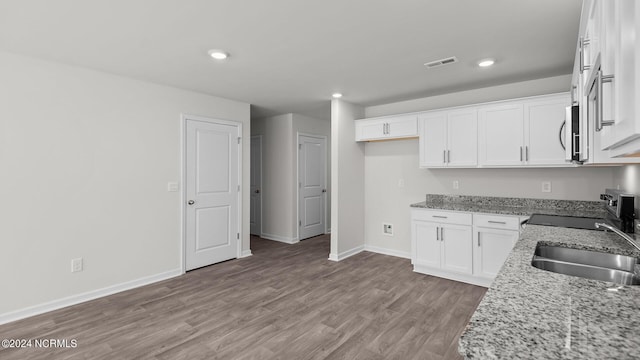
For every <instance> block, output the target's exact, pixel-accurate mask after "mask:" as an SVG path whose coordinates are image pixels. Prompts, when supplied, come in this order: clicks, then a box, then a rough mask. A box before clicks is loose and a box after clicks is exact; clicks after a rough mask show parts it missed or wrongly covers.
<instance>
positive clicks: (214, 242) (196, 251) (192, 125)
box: [185, 119, 241, 270]
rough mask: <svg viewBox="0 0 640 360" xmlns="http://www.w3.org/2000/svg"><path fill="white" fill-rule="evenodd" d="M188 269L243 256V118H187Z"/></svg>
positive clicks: (186, 248)
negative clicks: (233, 120)
mask: <svg viewBox="0 0 640 360" xmlns="http://www.w3.org/2000/svg"><path fill="white" fill-rule="evenodd" d="M185 122H186V124H185V130H186V131H185V132H186V144H185V145H186V169H185V182H186V183H185V195H186V199H185V200H186V204H185V206H186V211H185V235H186V240H185V242H186V244H185V261H186V264H185V269H186V270H191V269H195V268H199V267H202V266H207V265H211V264H214V263H217V262H220V261H224V260H229V259H233V258H236V257H237V256H238V253H237V251H238V241H239V240H238V238H239V216H238V208H239V205H238V198H239V189H240V185H239V184H240V179H239V167H240V159H239V147H240V145H239V144H238V143H239V141H238V138H239V137H240V134H241V128H240V125H239V124H232V123H228V122H224V123H222V122H221V123H215V122H207V121H199V120H191V119H186V121H185Z"/></svg>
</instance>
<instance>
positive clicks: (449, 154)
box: [447, 150, 451, 163]
mask: <svg viewBox="0 0 640 360" xmlns="http://www.w3.org/2000/svg"><path fill="white" fill-rule="evenodd" d="M450 162H451V150H447V163H450Z"/></svg>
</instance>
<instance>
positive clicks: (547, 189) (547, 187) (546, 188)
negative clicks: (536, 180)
mask: <svg viewBox="0 0 640 360" xmlns="http://www.w3.org/2000/svg"><path fill="white" fill-rule="evenodd" d="M542 192H544V193H550V192H551V181H543V182H542Z"/></svg>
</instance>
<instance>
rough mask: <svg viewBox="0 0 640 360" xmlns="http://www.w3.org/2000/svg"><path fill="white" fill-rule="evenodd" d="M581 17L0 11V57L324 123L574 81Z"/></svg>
mask: <svg viewBox="0 0 640 360" xmlns="http://www.w3.org/2000/svg"><path fill="white" fill-rule="evenodd" d="M581 3H582V1H581V0H562V1H559V0H485V1H477V0H394V1H392V0H322V1H311V0H306V1H305V0H181V1H178V0H102V1H100V0H55V1H52V0H2V1H1V2H0V50H3V51H8V52H14V53H19V54H25V55H30V56H35V57H40V58H44V59H49V60H54V61H59V62H63V63H67V64H72V65H78V66H84V67H89V68H93V69H97V70H102V71H106V72H109V73H114V74H119V75H124V76H129V77H132V78H137V79H142V80H148V81H152V82H156V83H160V84H166V85H171V86H175V87H179V88H184V89H190V90H195V91H199V92H203V93H207V94H211V95H216V96H220V97H225V98H229V99H235V100H240V101H244V102H248V103H251V104H253V105H254V107H253V108H252V113H253V116H265V115H271V114H279V113H287V112H299V113H303V114H307V115H312V116H321V117H323V118H328V117H329V99H330V95H331V93H333V92H334V91H340V92H342V93H344V99H345V100H347V101H349V102H353V103H357V104H361V105H365V106H368V105H377V104H382V103H387V102H392V101H399V100H407V99H413V98H419V97H424V96H429V95H435V94H441V93H446V92H451V91H458V90H462V89H471V88H478V87H484V86H491V85H497V84H503V83H509V82H514V81H521V80H528V79H534V78H542V77H548V76H555V75H560V74H567V73H570V72H571V70H572V63H573V59H574V54H575V43H576V41H577V33H578V23H579V17H580V7H581ZM211 48H222V49H225V50H227V51H228V52H230V53H231V57H230V58H229V59H228V60H227V61H225V62H222V63H220V62H215V61H213V60H211V59H210V58H208V56H207V51H208V50H209V49H211ZM449 56H456V57H457V58H458V60H459V62H458V63H456V64H453V65H449V66H446V67H441V68H435V69H429V70H427V69H426V68H425V67H424V66H423V63H425V62H429V61H432V60H436V59H440V58H444V57H449ZM485 57H494V58H496V59H497V63H496V65H494V66H493V67H492V68H488V69H480V68H478V67H477V66H476V62H477V61H478V60H479V59H481V58H485ZM567 86H568V84H567Z"/></svg>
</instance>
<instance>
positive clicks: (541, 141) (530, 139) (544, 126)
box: [524, 95, 571, 165]
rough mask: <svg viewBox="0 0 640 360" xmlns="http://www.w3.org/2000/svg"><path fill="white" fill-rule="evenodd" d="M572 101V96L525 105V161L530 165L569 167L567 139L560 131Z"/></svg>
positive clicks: (560, 96)
mask: <svg viewBox="0 0 640 360" xmlns="http://www.w3.org/2000/svg"><path fill="white" fill-rule="evenodd" d="M570 101H571V100H570V98H569V96H568V95H559V96H554V97H551V98H548V99H543V100H539V101H533V102H527V103H525V106H524V122H525V155H524V159H525V161H526V163H527V164H529V165H568V163H567V162H566V161H565V149H563V148H562V143H561V141H562V142H564V140H565V136H564V132H561V131H560V130H561V129H562V125H563V123H564V121H565V114H566V112H565V108H566V107H567V106H569V103H570ZM564 131H566V129H564ZM565 146H566V144H565Z"/></svg>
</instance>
